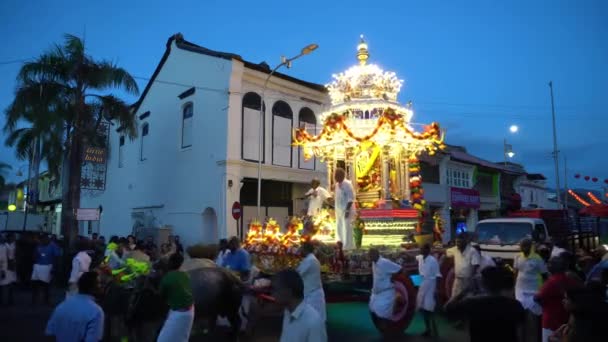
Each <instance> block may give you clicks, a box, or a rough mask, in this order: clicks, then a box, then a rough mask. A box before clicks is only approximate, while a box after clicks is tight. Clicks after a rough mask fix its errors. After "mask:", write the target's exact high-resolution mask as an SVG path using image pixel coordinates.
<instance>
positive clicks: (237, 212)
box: [232, 202, 243, 220]
mask: <svg viewBox="0 0 608 342" xmlns="http://www.w3.org/2000/svg"><path fill="white" fill-rule="evenodd" d="M242 213H243V209H241V203H239V202H234V203H233V204H232V217H233V218H234V219H235V220H240V219H241V214H242Z"/></svg>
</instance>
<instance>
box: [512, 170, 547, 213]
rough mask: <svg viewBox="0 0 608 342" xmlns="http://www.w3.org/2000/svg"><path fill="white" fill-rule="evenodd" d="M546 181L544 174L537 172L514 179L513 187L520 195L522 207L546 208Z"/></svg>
mask: <svg viewBox="0 0 608 342" xmlns="http://www.w3.org/2000/svg"><path fill="white" fill-rule="evenodd" d="M546 182H547V179H546V178H545V176H543V175H541V174H539V173H529V174H526V175H524V176H521V177H519V178H517V179H516V180H515V182H514V184H513V187H514V188H515V191H517V193H518V194H519V196H521V207H522V208H525V209H535V208H539V209H546V208H548V203H547V185H546Z"/></svg>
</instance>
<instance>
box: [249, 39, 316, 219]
mask: <svg viewBox="0 0 608 342" xmlns="http://www.w3.org/2000/svg"><path fill="white" fill-rule="evenodd" d="M318 47H319V45H317V44H309V45H307V46H305V47H304V48H303V49H302V51H300V53H299V54H298V55H297V56H294V57H292V58H286V57H284V56H281V64H279V65H277V66H276V67H275V68H274V69H272V71H271V72H270V73H269V74H268V76H267V77H266V80H265V81H264V87H263V88H262V103H260V125H259V127H258V196H257V214H258V219H260V220H261V219H262V215H261V201H262V155H263V152H264V123H265V120H264V119H265V115H264V114H265V112H266V108H265V103H266V87H267V86H268V81H270V78H271V77H272V75H274V73H275V72H276V71H277V70H279V69H280V68H281V67H282V66H285V67H287V68H288V69H289V68H291V62H293V61H294V60H296V59H298V58H300V57H302V56H304V55H308V54H309V53H311V52H313V51H315V50H316V49H317V48H318Z"/></svg>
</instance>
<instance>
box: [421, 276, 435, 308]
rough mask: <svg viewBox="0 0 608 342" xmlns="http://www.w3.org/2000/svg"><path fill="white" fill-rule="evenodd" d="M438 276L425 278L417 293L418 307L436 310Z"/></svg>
mask: <svg viewBox="0 0 608 342" xmlns="http://www.w3.org/2000/svg"><path fill="white" fill-rule="evenodd" d="M436 287H437V278H432V279H423V280H422V283H420V287H419V288H418V294H417V295H416V307H417V308H418V309H419V310H425V311H435V304H436V303H435V288H436Z"/></svg>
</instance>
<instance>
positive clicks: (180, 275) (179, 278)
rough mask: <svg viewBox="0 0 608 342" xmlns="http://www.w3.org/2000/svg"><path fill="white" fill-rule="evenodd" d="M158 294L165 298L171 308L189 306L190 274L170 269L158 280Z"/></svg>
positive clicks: (190, 292)
mask: <svg viewBox="0 0 608 342" xmlns="http://www.w3.org/2000/svg"><path fill="white" fill-rule="evenodd" d="M160 294H161V295H162V296H163V297H164V298H165V299H166V300H167V304H169V307H170V308H171V310H183V309H187V308H188V307H189V306H191V305H192V304H193V303H194V301H193V299H192V287H191V286H190V276H188V273H186V272H182V271H170V272H169V273H167V274H165V276H164V277H163V279H162V280H161V281H160Z"/></svg>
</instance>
